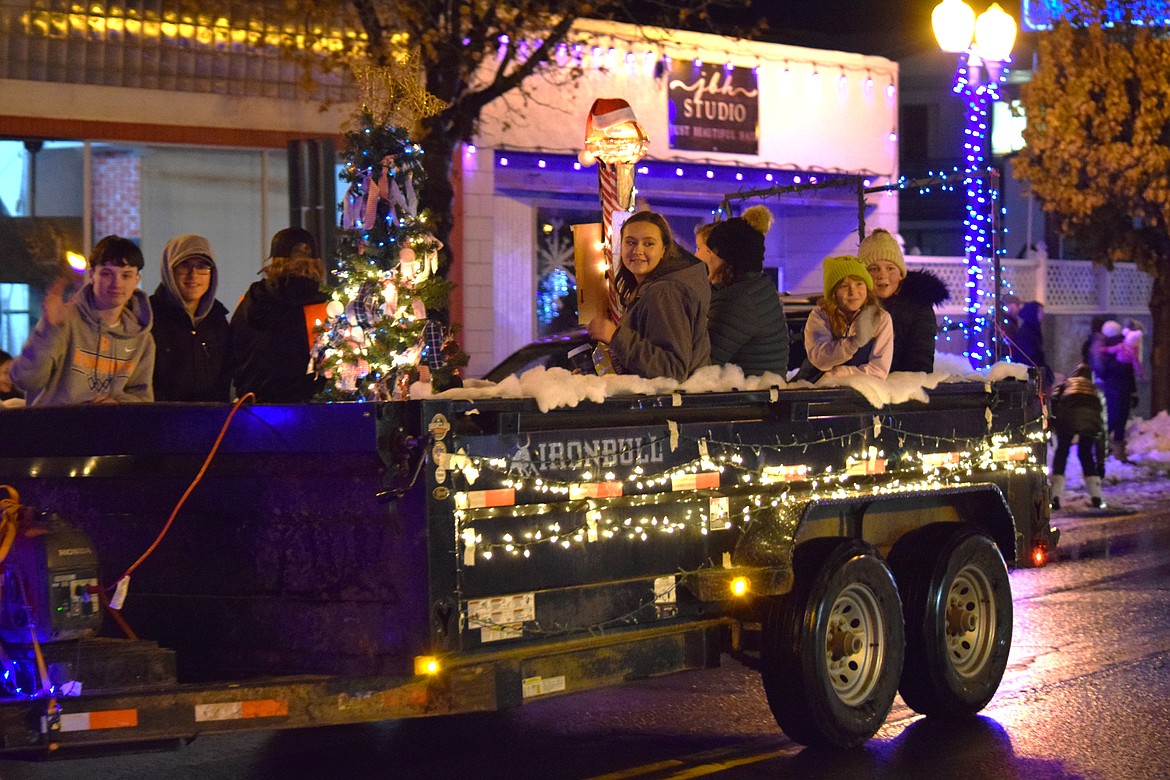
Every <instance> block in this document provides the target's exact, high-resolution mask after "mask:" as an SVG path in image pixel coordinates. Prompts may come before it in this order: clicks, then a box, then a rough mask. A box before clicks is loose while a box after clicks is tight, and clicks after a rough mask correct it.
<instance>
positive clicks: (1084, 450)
mask: <svg viewBox="0 0 1170 780" xmlns="http://www.w3.org/2000/svg"><path fill="white" fill-rule="evenodd" d="M1052 428H1053V431H1054V432H1055V433H1056V452H1055V454H1054V455H1053V457H1052V508H1053V509H1060V502H1061V499H1062V498H1063V496H1064V484H1065V477H1064V469H1065V466H1066V465H1068V452H1069V449H1071V448H1072V443H1073V439H1074V438H1075V439H1077V459H1078V460H1080V462H1081V472H1082V474H1083V475H1084V479H1085V488H1086V489H1087V490H1088V491H1089V501H1090V503H1092V505H1093V506H1094V507H1098V508H1100V507H1104V506H1105V500H1104V499H1103V498H1102V497H1101V479H1102V478H1103V477H1104V476H1105V454H1106V452H1107V451H1108V444H1107V437H1106V431H1107V426H1106V422H1105V397H1104V396H1103V395H1102V394H1101V391H1100V390H1098V389H1097V386H1096V385H1095V384H1093V371H1092V369H1090V368H1089V367H1088V366H1087V365H1085V364H1084V363H1081V364H1080V365H1079V366H1077V368H1076V370H1075V371H1073V373H1072V376H1070V377H1069V378H1068V379H1066V380H1065V381H1064V382H1062V383H1060V384H1059V385H1057V386H1056V389H1055V390H1053V391H1052Z"/></svg>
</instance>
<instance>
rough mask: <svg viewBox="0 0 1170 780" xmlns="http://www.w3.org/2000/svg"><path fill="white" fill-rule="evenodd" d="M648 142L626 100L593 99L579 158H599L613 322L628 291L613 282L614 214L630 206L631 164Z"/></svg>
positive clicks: (615, 269) (617, 259)
mask: <svg viewBox="0 0 1170 780" xmlns="http://www.w3.org/2000/svg"><path fill="white" fill-rule="evenodd" d="M649 145H650V142H649V140H648V139H647V138H646V133H645V132H644V131H643V130H642V126H641V125H640V124H638V120H637V119H636V118H635V117H634V111H633V109H632V108H630V104H629V103H627V102H626V101H624V100H621V99H620V98H601V99H599V100H596V101H594V103H593V106H592V108H590V109H589V118H588V119H587V120H586V123H585V153H584V155H583V156H582V159H583V161H585V162H586V163H591V162H592V161H593V160H594V159H596V160H600V161H601V165H600V166H598V169H597V187H598V194H599V195H600V197H601V235H602V240H603V241H604V243H605V255H606V258H605V259H606V263H607V265H608V267H609V273H608V277H609V310H610V317H611V318H612V319H613V321H614V322H618V321H619V320H620V319H621V315H622V305H621V299H622V295H621V294H624V293H625V292H628V291H625V290H618V289H617V284H616V280H617V278H618V276H617V272H618V269H619V266H620V263H621V252H620V251H614V239H613V227H614V214H615V213H619V212H630V211H633V210H634V166H635V165H636V164H637V163H638V161H639V160H641V159H642V157H644V156H645V154H646V149H647V147H648V146H649ZM619 293H621V294H619Z"/></svg>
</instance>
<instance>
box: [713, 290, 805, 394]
mask: <svg viewBox="0 0 1170 780" xmlns="http://www.w3.org/2000/svg"><path fill="white" fill-rule="evenodd" d="M707 331H708V333H710V336H711V362H712V363H715V364H718V365H722V364H724V363H731V364H733V365H737V366H739V367H740V368H742V369H743V372H744V373H745V374H747V375H748V376H758V375H760V374H762V373H764V372H765V371H771V372H772V373H774V374H779V375H781V376H784V374H785V373H787V371H788V325H787V323H786V322H785V319H784V305H783V304H782V303H780V297H779V296H778V295H777V293H776V287H775V286H774V285H773V284H772V280H771V279H769V278H768V277H767V276H765V275H764V274H762V273H748V274H746V275H745V276H744V278H742V279H739V280H737V281H734V282H732V283H731V284H728V285H724V286H720V287H716V288H715V290H714V291H713V292H712V293H711V312H710V314H709V315H708V317H707Z"/></svg>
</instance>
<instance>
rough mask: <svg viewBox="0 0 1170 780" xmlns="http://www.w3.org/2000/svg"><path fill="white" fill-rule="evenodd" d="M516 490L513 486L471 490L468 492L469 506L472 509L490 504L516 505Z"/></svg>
mask: <svg viewBox="0 0 1170 780" xmlns="http://www.w3.org/2000/svg"><path fill="white" fill-rule="evenodd" d="M515 505H516V491H515V489H513V488H499V489H498V490H469V491H468V492H467V506H468V508H470V509H483V508H485V507H490V506H515Z"/></svg>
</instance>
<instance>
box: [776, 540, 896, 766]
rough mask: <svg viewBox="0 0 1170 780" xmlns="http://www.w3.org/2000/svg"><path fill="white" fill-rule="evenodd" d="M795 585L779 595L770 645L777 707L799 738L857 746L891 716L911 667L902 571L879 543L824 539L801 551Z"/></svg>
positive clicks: (779, 715) (807, 742) (780, 718)
mask: <svg viewBox="0 0 1170 780" xmlns="http://www.w3.org/2000/svg"><path fill="white" fill-rule="evenodd" d="M793 573H794V583H793V588H792V591H791V592H789V593H788V594H786V595H784V596H779V597H776V598H774V599H772V600H771V603H770V604H769V609H768V615H767V618H766V620H765V625H764V633H763V646H762V648H761V651H762V652H761V662H762V663H761V674H762V677H763V683H764V692H765V694H766V695H767V698H768V706H769V707H770V708H771V710H772V715H773V717H775V719H776V723H777V724H778V725H779V726H780V728H781V729H783V730H784V733H785V734H787V735H788V737H789V738H790V739H792V740H793V741H795V742H799V743H801V744H803V745H810V746H812V745H817V746H833V747H845V748H848V747H855V746H857V745H860V744H861V743H863V742H865V741H866V740H867V739H869V738H870V737H872V736H873V735H874V734H875V733H876V732H877V730H878V729H879V728H880V727H881V725H882V723H883V722H885V719H886V715H888V714H889V712H890V707H891V706H892V705H893V702H894V695H895V693H897V688H898V678H899V676H900V674H901V671H902V653H903V645H904V634H903V628H902V612H901V604H900V602H899V600H898V589H897V586H896V585H895V583H894V578H893V576H892V575H891V574H890V571H889V569H887V568H886V565H885V563H884V562H883V561H882V559H881V557H880V556H879V555H878V554H877V552H876V551H875V550H874V548H873V547H871V546H870V545H868V544H865V543H864V542H861V541H855V540H841V539H819V540H814V541H811V542H808V543H805V544H803V545H801V546H800V547H798V548H797V550H796V552H795V555H794V558H793Z"/></svg>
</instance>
